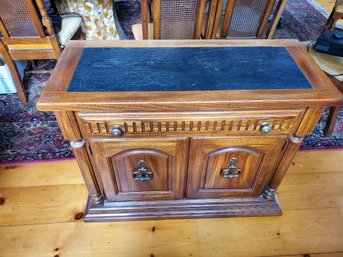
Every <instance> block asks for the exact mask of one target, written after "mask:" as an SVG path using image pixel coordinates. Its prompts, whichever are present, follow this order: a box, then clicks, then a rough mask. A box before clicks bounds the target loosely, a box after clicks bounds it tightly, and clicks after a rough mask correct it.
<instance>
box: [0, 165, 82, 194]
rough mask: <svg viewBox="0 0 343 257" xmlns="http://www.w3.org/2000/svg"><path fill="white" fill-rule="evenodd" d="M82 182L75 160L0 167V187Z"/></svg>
mask: <svg viewBox="0 0 343 257" xmlns="http://www.w3.org/2000/svg"><path fill="white" fill-rule="evenodd" d="M83 183H84V182H83V179H82V176H81V173H80V170H79V167H78V165H77V163H76V161H75V160H71V161H60V162H47V163H41V164H30V165H20V166H13V165H9V166H1V167H0V188H1V187H30V186H42V185H45V186H47V185H62V184H83Z"/></svg>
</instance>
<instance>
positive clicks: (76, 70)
mask: <svg viewBox="0 0 343 257" xmlns="http://www.w3.org/2000/svg"><path fill="white" fill-rule="evenodd" d="M340 103H342V96H341V94H340V93H339V92H338V91H337V89H336V88H335V87H334V86H333V85H332V83H331V82H330V81H329V79H328V78H327V77H326V75H325V74H324V73H323V72H322V71H321V70H320V68H319V67H318V66H317V65H316V64H315V62H314V61H313V60H312V59H311V57H310V56H309V55H308V54H307V53H306V50H305V49H304V48H303V47H302V46H301V45H300V44H299V43H298V42H297V41H292V40H284V41H281V40H280V41H279V40H275V41H267V40H258V41H249V40H245V41H240V40H235V41H226V40H225V41H221V40H219V41H217V40H213V41H206V40H202V41H161V40H157V41H140V42H138V41H116V42H110V41H102V42H97V41H80V42H77V41H75V42H70V43H69V44H68V45H67V46H66V48H65V50H64V51H63V54H62V57H61V58H60V59H59V61H58V63H57V66H56V68H55V70H54V73H53V74H52V76H51V78H50V80H49V82H48V85H47V87H46V89H45V90H44V92H43V94H42V96H41V98H40V100H39V102H38V108H39V110H41V111H53V112H54V113H55V115H56V118H57V120H58V122H59V125H60V128H61V130H62V133H63V135H64V137H65V138H66V139H67V140H69V141H70V143H71V146H72V148H73V152H74V155H75V157H76V159H77V161H78V164H79V166H80V170H81V172H82V175H83V177H84V180H85V183H86V185H87V188H88V191H89V199H88V205H87V210H86V215H85V221H116V220H135V219H159V218H181V217H220V216H252V215H281V214H282V211H281V208H280V206H279V204H278V200H277V196H276V191H277V189H278V187H279V185H280V183H281V181H282V178H283V177H284V175H285V173H286V171H287V169H288V167H289V165H290V164H291V162H292V159H293V157H294V155H295V154H296V152H297V150H298V148H299V146H300V145H301V142H302V140H303V138H304V136H306V135H309V134H311V133H312V131H313V129H314V128H315V125H316V123H317V122H318V120H319V118H320V117H321V114H322V112H323V109H324V107H325V106H333V105H338V104H340Z"/></svg>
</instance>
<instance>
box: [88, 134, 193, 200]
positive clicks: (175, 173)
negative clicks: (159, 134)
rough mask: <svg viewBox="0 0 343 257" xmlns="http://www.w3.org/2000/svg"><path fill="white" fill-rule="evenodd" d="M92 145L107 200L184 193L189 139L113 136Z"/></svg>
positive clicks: (180, 194)
mask: <svg viewBox="0 0 343 257" xmlns="http://www.w3.org/2000/svg"><path fill="white" fill-rule="evenodd" d="M90 146H91V149H92V151H93V152H94V153H95V154H94V162H95V165H96V168H95V170H96V172H97V175H98V178H100V183H101V185H102V187H103V189H104V192H105V197H106V199H107V200H110V201H127V200H162V199H179V198H182V197H183V192H184V187H185V182H184V174H186V167H187V166H186V165H187V159H188V139H182V138H181V139H166V140H163V139H158V140H151V139H150V140H125V141H117V140H110V141H100V142H91V143H90Z"/></svg>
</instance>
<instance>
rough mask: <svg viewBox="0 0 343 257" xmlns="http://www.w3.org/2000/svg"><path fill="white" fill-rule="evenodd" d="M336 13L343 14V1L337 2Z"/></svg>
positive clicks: (338, 0) (337, 0)
mask: <svg viewBox="0 0 343 257" xmlns="http://www.w3.org/2000/svg"><path fill="white" fill-rule="evenodd" d="M335 11H336V12H340V13H343V0H336V4H335Z"/></svg>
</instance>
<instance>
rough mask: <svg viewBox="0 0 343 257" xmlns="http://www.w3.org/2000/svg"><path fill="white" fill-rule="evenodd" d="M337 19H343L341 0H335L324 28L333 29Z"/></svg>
mask: <svg viewBox="0 0 343 257" xmlns="http://www.w3.org/2000/svg"><path fill="white" fill-rule="evenodd" d="M339 19H343V0H336V4H335V7H334V8H333V10H332V12H331V14H330V16H329V19H328V22H327V23H326V25H325V29H334V28H335V27H336V22H337V21H338V20H339Z"/></svg>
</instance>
